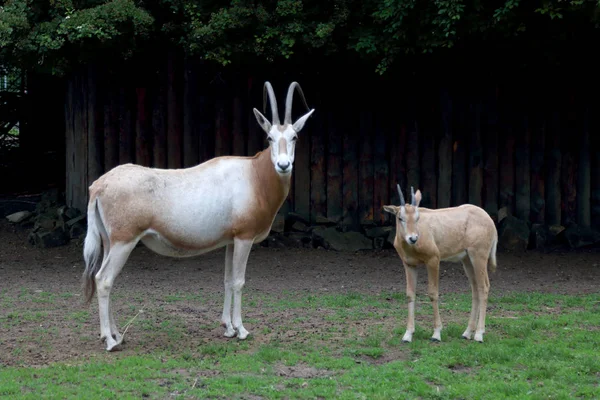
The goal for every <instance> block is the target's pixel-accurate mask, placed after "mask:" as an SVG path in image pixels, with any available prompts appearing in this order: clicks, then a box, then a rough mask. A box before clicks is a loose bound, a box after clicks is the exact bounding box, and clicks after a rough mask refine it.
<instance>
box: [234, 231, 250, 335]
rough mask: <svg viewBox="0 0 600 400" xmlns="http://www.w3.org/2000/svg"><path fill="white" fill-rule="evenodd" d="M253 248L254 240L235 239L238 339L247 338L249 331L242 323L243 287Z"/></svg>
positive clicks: (235, 290) (235, 318) (235, 315)
mask: <svg viewBox="0 0 600 400" xmlns="http://www.w3.org/2000/svg"><path fill="white" fill-rule="evenodd" d="M251 249H252V240H240V239H235V240H234V247H233V274H232V278H233V329H235V330H236V331H237V337H238V339H246V337H247V336H248V331H247V330H246V329H245V328H244V325H243V324H242V288H243V287H244V283H245V282H246V263H247V262H248V256H249V255H250V250H251Z"/></svg>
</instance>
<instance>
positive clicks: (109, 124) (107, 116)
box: [104, 82, 119, 171]
mask: <svg viewBox="0 0 600 400" xmlns="http://www.w3.org/2000/svg"><path fill="white" fill-rule="evenodd" d="M109 85H110V86H109V88H108V89H107V90H106V91H105V97H104V168H105V169H106V171H108V170H111V169H113V168H114V167H116V166H117V165H119V129H118V128H119V121H118V115H119V108H118V102H117V91H116V90H115V89H114V87H113V84H112V82H111V83H110V84H109Z"/></svg>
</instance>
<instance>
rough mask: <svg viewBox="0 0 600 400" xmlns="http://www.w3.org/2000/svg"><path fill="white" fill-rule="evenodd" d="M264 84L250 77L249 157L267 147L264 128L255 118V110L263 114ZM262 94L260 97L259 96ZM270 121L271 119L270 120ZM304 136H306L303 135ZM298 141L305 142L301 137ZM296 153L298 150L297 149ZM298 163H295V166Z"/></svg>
mask: <svg viewBox="0 0 600 400" xmlns="http://www.w3.org/2000/svg"><path fill="white" fill-rule="evenodd" d="M262 89H263V86H262V82H261V81H260V80H259V79H256V78H255V77H251V76H250V77H248V96H247V99H248V105H249V107H248V110H247V111H246V114H247V115H248V155H249V156H254V155H255V154H256V153H258V152H259V151H261V150H263V149H264V148H265V146H266V133H265V132H264V131H263V130H262V128H261V127H260V126H259V125H258V122H257V121H256V117H255V116H254V112H253V111H252V109H253V108H256V109H257V110H259V111H260V112H261V113H262V110H261V107H262V106H261V104H262ZM259 94H260V95H259ZM265 117H266V118H269V116H268V115H265ZM269 120H270V119H269ZM302 136H304V135H302ZM298 141H299V142H301V141H305V139H304V138H303V137H299V138H298ZM296 146H297V145H296ZM296 152H298V150H297V149H296ZM296 158H297V157H296ZM296 163H297V162H296V161H294V164H296Z"/></svg>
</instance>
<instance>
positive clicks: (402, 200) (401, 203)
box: [396, 183, 406, 206]
mask: <svg viewBox="0 0 600 400" xmlns="http://www.w3.org/2000/svg"><path fill="white" fill-rule="evenodd" d="M396 186H397V187H398V195H399V196H400V205H401V206H404V205H406V202H405V201H404V195H403V194H402V190H400V185H399V184H397V183H396Z"/></svg>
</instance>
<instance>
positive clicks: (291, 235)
mask: <svg viewBox="0 0 600 400" xmlns="http://www.w3.org/2000/svg"><path fill="white" fill-rule="evenodd" d="M285 237H286V238H287V239H288V240H289V241H290V243H292V244H291V245H290V247H303V248H310V247H312V236H311V234H310V233H306V232H288V233H286V234H285Z"/></svg>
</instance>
